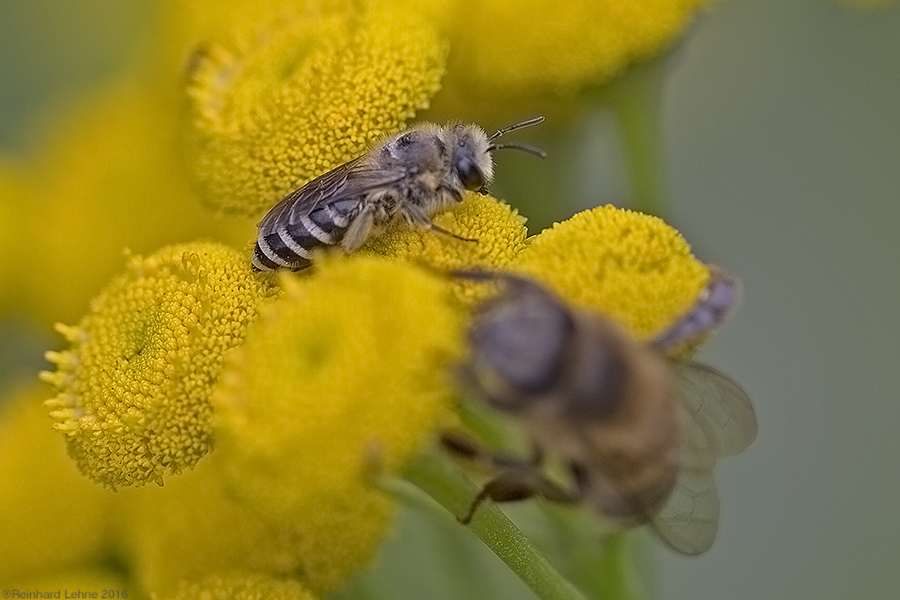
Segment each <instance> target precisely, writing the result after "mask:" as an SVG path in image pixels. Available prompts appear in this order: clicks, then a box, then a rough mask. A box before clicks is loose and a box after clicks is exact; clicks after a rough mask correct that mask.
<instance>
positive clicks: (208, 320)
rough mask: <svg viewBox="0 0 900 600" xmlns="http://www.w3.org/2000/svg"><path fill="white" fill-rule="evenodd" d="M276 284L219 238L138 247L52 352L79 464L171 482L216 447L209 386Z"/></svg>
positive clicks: (122, 477)
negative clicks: (146, 251) (144, 253)
mask: <svg viewBox="0 0 900 600" xmlns="http://www.w3.org/2000/svg"><path fill="white" fill-rule="evenodd" d="M275 290H276V287H275V286H274V284H273V283H271V282H266V281H265V280H264V279H261V278H259V277H258V276H257V275H255V274H254V273H253V272H252V271H251V270H250V266H249V263H248V261H247V258H246V256H244V254H243V253H241V252H239V251H237V250H234V249H232V248H230V247H228V246H224V245H221V244H217V243H214V242H194V243H191V244H182V245H177V246H169V247H166V248H163V249H162V250H160V251H158V252H156V253H155V254H153V255H151V256H149V257H147V258H142V257H140V256H136V257H132V258H131V260H130V261H129V264H128V269H127V272H126V273H125V274H123V275H120V276H118V277H116V278H115V279H114V280H113V281H112V282H111V283H110V284H109V285H108V286H107V287H106V288H105V289H104V290H103V291H102V292H101V293H100V294H99V295H98V296H97V297H95V298H94V299H93V301H92V302H91V308H90V312H89V313H88V314H87V315H86V316H85V317H84V318H83V319H82V320H81V322H80V323H79V324H78V325H77V326H75V327H66V326H63V325H59V326H58V330H59V332H60V333H61V334H62V335H63V336H64V337H65V338H66V340H67V341H68V342H69V343H70V347H69V348H68V349H66V350H63V351H61V352H48V353H47V354H46V357H47V359H48V360H49V361H51V362H53V363H54V364H55V365H56V370H55V371H52V372H44V373H42V374H41V378H42V379H43V380H44V381H46V382H48V383H50V384H51V385H53V386H54V387H55V388H56V389H57V390H58V392H59V393H58V394H57V396H56V397H54V398H53V399H51V400H48V401H47V402H46V404H47V406H48V407H49V408H50V414H51V416H52V417H53V419H54V421H55V422H56V424H55V427H56V429H58V430H59V431H61V432H63V433H64V434H65V437H66V441H67V443H68V448H69V453H70V455H71V456H72V457H73V458H74V459H75V461H76V462H77V464H78V467H79V468H80V469H81V471H82V472H83V473H84V474H85V475H87V476H88V477H90V478H91V479H93V480H94V481H97V482H100V483H103V484H104V485H107V486H109V487H113V488H116V487H119V486H128V485H144V484H146V483H148V482H151V481H152V482H157V483H162V480H163V476H164V475H167V474H173V473H179V472H181V471H182V470H183V469H186V468H190V467H193V466H194V464H196V462H197V461H198V460H199V459H200V458H201V457H202V456H203V455H205V454H206V453H207V452H208V451H209V449H210V445H211V439H210V434H211V424H210V417H211V414H212V405H211V403H210V399H209V396H210V393H211V390H212V386H213V384H214V383H215V382H216V380H217V378H218V375H219V371H220V369H221V366H222V361H223V358H224V356H225V353H226V352H228V351H229V350H230V349H232V348H234V347H235V346H237V345H239V344H240V343H241V341H242V339H243V336H244V331H245V329H246V327H247V324H248V323H249V322H250V321H252V320H253V319H254V318H255V317H256V315H257V311H258V309H259V306H260V305H261V304H262V303H263V302H264V301H265V300H266V299H267V298H269V297H270V296H272V295H274V293H275Z"/></svg>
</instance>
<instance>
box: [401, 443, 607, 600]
mask: <svg viewBox="0 0 900 600" xmlns="http://www.w3.org/2000/svg"><path fill="white" fill-rule="evenodd" d="M405 475H406V478H407V479H408V480H409V481H410V482H412V483H413V484H415V485H416V486H417V487H418V488H420V489H421V490H423V491H424V492H425V493H426V494H428V495H429V496H431V498H433V499H434V500H436V501H437V503H438V504H440V505H441V506H443V507H444V508H445V509H446V510H447V511H449V512H450V513H451V514H454V515H457V514H460V513H461V512H462V511H463V510H464V509H465V508H466V507H467V506H468V505H469V503H470V502H471V501H472V498H473V497H474V496H475V494H476V493H477V491H478V490H477V487H476V486H475V484H474V483H473V482H472V481H471V480H470V479H469V478H468V477H466V476H465V474H464V473H462V472H461V471H460V470H459V469H458V468H456V467H455V466H454V465H452V464H450V463H449V461H448V460H447V459H446V458H444V457H442V456H440V455H439V454H437V453H430V454H427V455H425V456H422V457H420V458H418V459H417V460H416V461H415V462H414V463H413V464H412V465H410V467H409V468H408V469H407V471H406V473H405ZM418 503H419V504H421V501H419V502H418ZM469 529H470V530H471V531H472V533H474V534H475V535H476V536H477V537H478V538H479V539H480V540H481V541H482V542H484V544H485V545H486V546H487V547H488V548H490V549H491V550H492V551H493V552H494V554H496V555H497V556H498V557H499V558H500V560H502V561H503V562H504V563H506V565H507V566H509V568H510V569H512V571H513V572H514V573H515V574H516V575H518V576H519V578H520V579H521V580H522V581H523V582H524V583H525V584H526V585H528V586H529V587H530V588H531V589H532V590H533V591H534V592H535V594H537V596H538V597H539V598H541V600H587V599H586V598H585V596H584V595H583V594H582V593H581V592H580V591H578V590H577V589H576V588H575V586H573V585H572V584H571V583H570V582H569V581H568V580H567V579H565V578H564V577H563V576H562V575H561V574H560V573H559V571H557V570H556V569H555V568H554V567H553V566H552V565H551V564H550V563H549V562H548V561H547V559H546V558H544V556H543V555H542V554H541V553H540V552H538V550H537V549H536V548H535V547H534V546H533V545H532V544H531V542H529V541H528V539H527V538H526V537H525V536H524V535H523V534H522V532H521V531H519V529H518V528H517V527H516V526H515V525H514V524H513V523H512V521H510V520H509V519H508V518H507V517H506V515H504V514H503V512H502V511H501V510H500V509H498V508H497V507H496V506H495V505H493V504H491V503H487V504H485V505H484V506H482V507H479V509H478V512H477V513H476V514H475V518H474V519H473V520H472V522H471V523H470V524H469ZM598 600H599V599H598Z"/></svg>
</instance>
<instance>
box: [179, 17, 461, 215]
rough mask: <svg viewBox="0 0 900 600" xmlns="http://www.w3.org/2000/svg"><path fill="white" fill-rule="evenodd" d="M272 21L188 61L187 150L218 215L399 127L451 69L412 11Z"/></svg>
mask: <svg viewBox="0 0 900 600" xmlns="http://www.w3.org/2000/svg"><path fill="white" fill-rule="evenodd" d="M247 27H252V28H253V29H254V30H255V29H256V28H258V26H251V25H249V24H248V25H247ZM267 27H268V29H267V30H266V31H265V33H264V35H263V34H262V32H257V35H256V36H255V37H253V38H251V39H253V40H254V41H253V42H247V41H246V40H245V41H243V42H239V41H237V40H235V41H231V42H229V41H227V40H226V41H219V42H212V43H208V44H206V45H205V46H203V47H201V48H200V50H199V51H198V52H197V53H196V54H195V56H194V58H193V59H192V63H191V72H190V80H189V83H188V90H187V91H188V95H189V97H190V106H191V117H192V118H191V122H190V124H189V126H188V129H189V130H188V133H187V145H188V151H189V152H188V154H189V156H190V158H191V161H190V162H191V170H192V173H193V175H194V177H195V179H196V180H197V182H198V183H199V185H200V188H201V190H202V192H203V196H204V198H205V201H206V203H207V205H208V206H210V207H211V208H213V209H214V210H216V211H217V212H220V213H227V214H235V215H244V216H248V215H259V214H260V213H261V212H262V211H263V210H264V209H268V208H271V207H272V206H274V204H275V203H276V202H277V201H278V200H280V199H281V198H282V197H284V196H285V195H286V194H287V193H288V192H290V191H291V190H293V189H296V188H298V187H299V186H300V185H301V184H303V183H305V182H307V181H309V180H311V179H312V178H314V177H316V176H318V175H321V174H323V173H325V172H326V171H328V170H330V169H332V168H334V167H336V166H338V165H340V164H342V163H345V162H347V161H348V160H350V159H352V158H355V157H356V156H358V155H360V154H362V153H364V152H365V151H366V150H367V149H368V148H369V147H370V146H372V145H373V144H374V143H375V142H377V141H378V140H379V139H380V138H382V137H384V136H385V135H388V134H392V133H396V132H397V131H399V130H401V129H402V128H403V127H404V126H405V125H406V123H407V122H408V121H409V120H410V119H412V118H413V116H414V115H415V113H416V111H417V110H420V109H423V108H426V107H427V106H428V104H429V101H430V99H431V97H432V96H433V95H434V93H435V92H436V91H437V90H438V89H439V87H440V80H441V77H442V76H443V73H444V67H445V61H446V55H447V47H446V44H445V42H443V41H442V40H441V38H440V37H439V36H438V34H437V32H436V30H435V28H434V27H433V26H432V25H430V24H428V23H427V22H426V21H424V20H422V19H419V18H416V17H415V16H414V15H413V14H408V13H393V12H379V13H378V14H371V15H369V14H359V13H358V12H357V11H356V10H354V9H353V8H351V7H349V6H347V7H345V8H343V9H335V10H324V9H323V10H317V11H307V12H305V13H301V14H297V15H294V16H291V17H290V18H287V17H285V18H284V19H281V20H279V21H277V23H274V24H271V25H268V26H267ZM245 33H247V32H245ZM235 35H236V34H235Z"/></svg>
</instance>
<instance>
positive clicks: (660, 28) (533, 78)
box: [449, 0, 709, 94]
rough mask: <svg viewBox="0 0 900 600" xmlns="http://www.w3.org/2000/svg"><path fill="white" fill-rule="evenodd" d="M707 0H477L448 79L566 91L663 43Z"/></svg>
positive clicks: (477, 85) (479, 86)
mask: <svg viewBox="0 0 900 600" xmlns="http://www.w3.org/2000/svg"><path fill="white" fill-rule="evenodd" d="M708 2H709V0H572V1H571V2H566V3H565V5H564V6H561V5H560V3H559V2H554V1H553V0H480V1H477V2H471V3H467V4H466V11H465V18H464V19H460V21H459V23H458V25H457V29H458V35H459V38H458V40H456V44H455V46H454V47H457V46H458V47H459V55H458V56H457V57H456V60H455V61H454V69H453V70H452V71H451V74H450V75H451V77H450V78H449V79H451V80H454V81H455V80H456V79H457V78H458V79H460V80H462V81H464V82H466V83H467V84H468V87H469V88H470V89H472V90H476V91H481V92H486V93H487V94H490V93H491V91H492V90H497V89H500V90H504V91H506V92H520V93H534V92H550V93H568V92H571V91H577V90H578V89H579V88H581V87H583V86H585V85H590V84H599V83H603V82H604V81H605V80H607V79H609V78H610V77H611V76H613V75H615V74H616V73H618V72H619V71H621V70H622V69H623V68H624V67H626V66H627V65H628V64H630V63H632V62H634V61H635V60H640V59H643V58H647V57H650V56H653V55H655V54H657V53H659V52H660V51H661V50H663V49H664V48H666V47H667V46H669V45H670V44H671V43H672V42H673V41H674V40H675V39H676V38H677V36H678V35H679V34H680V33H681V32H682V30H683V29H684V28H685V27H686V26H687V24H688V23H689V22H690V20H691V18H692V17H693V16H694V14H695V13H696V12H697V11H698V9H699V8H700V7H702V6H703V5H705V4H707V3H708Z"/></svg>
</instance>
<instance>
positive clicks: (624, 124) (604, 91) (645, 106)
mask: <svg viewBox="0 0 900 600" xmlns="http://www.w3.org/2000/svg"><path fill="white" fill-rule="evenodd" d="M666 59H667V56H666V55H663V56H662V57H660V58H657V59H655V60H651V61H647V62H643V63H640V64H636V65H633V66H631V67H630V68H629V69H628V71H626V72H625V73H623V74H622V75H620V76H619V77H617V78H616V79H614V80H613V81H611V82H610V83H608V84H607V85H606V86H604V87H603V88H601V89H600V90H598V92H599V94H598V96H597V97H598V99H599V100H600V101H601V102H602V103H603V104H605V105H606V106H608V107H609V108H610V109H611V110H612V112H613V115H614V116H615V118H616V120H617V122H618V125H619V129H620V133H621V137H622V145H623V147H624V148H623V149H624V152H625V159H626V162H627V165H628V167H627V168H628V180H629V184H630V186H631V194H632V208H634V209H635V210H639V211H641V212H644V213H648V214H653V215H657V216H665V215H663V213H664V212H665V204H666V197H665V186H664V166H663V161H662V144H661V138H662V135H661V124H662V109H661V107H662V88H663V82H664V80H665V66H666V64H667V60H666Z"/></svg>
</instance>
